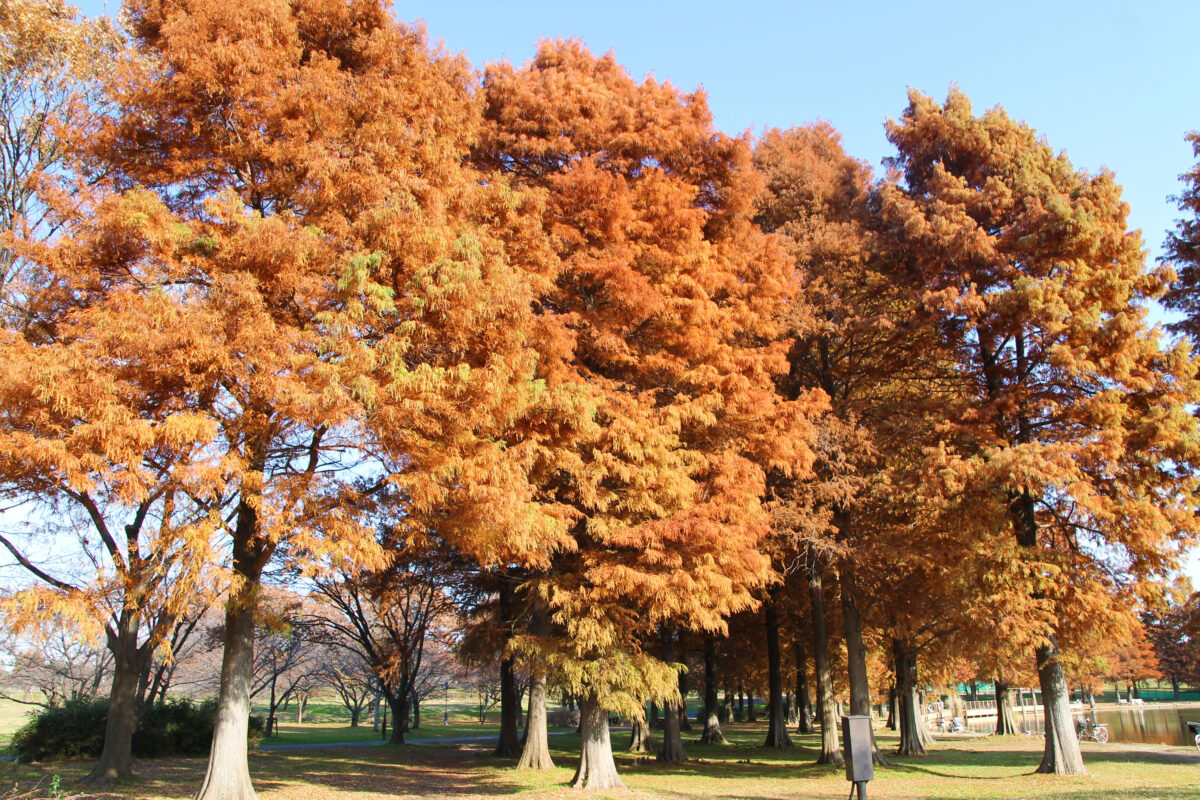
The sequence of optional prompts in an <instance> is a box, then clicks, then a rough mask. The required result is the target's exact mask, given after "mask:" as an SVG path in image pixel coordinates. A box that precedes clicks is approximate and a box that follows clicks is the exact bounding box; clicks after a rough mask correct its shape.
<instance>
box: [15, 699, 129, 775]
mask: <svg viewBox="0 0 1200 800" xmlns="http://www.w3.org/2000/svg"><path fill="white" fill-rule="evenodd" d="M107 719H108V702H107V701H88V700H68V701H67V702H65V703H63V704H62V705H61V706H50V707H49V708H46V709H44V710H42V711H41V712H39V713H38V715H37V716H35V717H34V718H33V719H31V720H29V722H27V723H25V724H24V725H23V726H21V729H20V730H18V731H17V732H16V733H14V734H13V737H12V743H11V744H10V745H9V746H10V747H11V749H12V751H13V752H14V753H15V754H16V756H17V760H18V761H45V760H46V759H50V758H95V757H96V756H98V755H100V751H101V750H102V749H104V726H105V723H106V722H107Z"/></svg>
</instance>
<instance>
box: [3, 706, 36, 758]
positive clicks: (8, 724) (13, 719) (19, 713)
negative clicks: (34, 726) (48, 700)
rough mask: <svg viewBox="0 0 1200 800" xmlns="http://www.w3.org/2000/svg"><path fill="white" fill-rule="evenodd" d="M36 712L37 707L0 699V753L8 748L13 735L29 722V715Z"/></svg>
mask: <svg viewBox="0 0 1200 800" xmlns="http://www.w3.org/2000/svg"><path fill="white" fill-rule="evenodd" d="M36 710H37V706H30V705H24V704H22V703H18V702H16V701H14V700H4V699H0V751H2V750H6V749H7V748H8V743H9V742H11V741H12V736H13V734H14V733H16V732H17V730H18V729H19V728H20V727H21V726H22V725H24V724H25V723H26V722H28V721H29V713H30V712H31V711H36Z"/></svg>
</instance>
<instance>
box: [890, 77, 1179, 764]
mask: <svg viewBox="0 0 1200 800" xmlns="http://www.w3.org/2000/svg"><path fill="white" fill-rule="evenodd" d="M888 136H889V139H890V140H891V142H892V143H893V144H894V145H895V146H896V148H897V150H898V155H897V156H896V158H895V159H894V160H893V165H894V166H895V167H896V168H897V169H898V170H899V171H901V172H902V175H903V185H902V186H897V187H895V188H888V189H886V190H885V193H884V202H883V213H884V215H885V218H886V220H887V221H888V224H889V225H890V226H891V228H892V230H893V231H895V233H896V235H897V237H898V241H900V242H901V244H902V246H903V247H905V248H907V252H908V253H909V254H910V255H911V258H912V262H911V263H912V264H913V265H914V269H916V270H918V273H919V275H920V276H921V280H922V281H923V283H924V284H925V285H926V286H927V287H928V289H927V291H926V293H925V295H924V297H923V306H924V308H925V309H926V310H927V312H928V313H929V314H931V315H932V316H933V318H934V319H935V320H936V321H937V325H938V330H939V331H940V333H941V335H942V337H943V341H944V343H945V346H946V348H947V349H948V350H950V351H952V352H953V353H954V356H955V361H956V368H957V371H958V374H959V375H960V378H961V386H962V390H963V393H964V394H965V395H966V396H968V397H969V405H968V407H967V409H966V410H965V413H964V414H963V415H961V416H960V417H957V418H954V419H951V420H950V424H949V425H948V426H947V428H948V430H951V431H953V435H954V436H955V437H958V438H959V439H960V442H959V443H958V445H956V446H955V447H954V448H952V449H947V450H945V451H943V452H942V453H941V454H939V455H938V456H937V459H938V460H939V463H940V467H939V469H940V470H941V471H942V473H943V474H955V475H957V477H958V479H959V480H960V482H961V483H962V484H964V485H975V486H980V487H983V489H984V490H985V492H987V493H989V494H990V496H991V498H992V499H991V504H993V508H995V509H998V510H999V511H1000V512H1002V520H1003V524H1004V525H1005V526H1006V527H1007V530H1008V531H1009V533H1010V535H1011V537H1012V538H1013V540H1015V542H1016V543H1017V545H1018V547H1017V548H1016V551H1015V553H1014V555H1015V556H1016V557H1018V558H1020V559H1022V560H1023V561H1025V562H1026V563H1027V564H1028V565H1029V569H1028V576H1027V579H1026V586H1027V590H1028V592H1029V593H1030V595H1031V597H1032V598H1033V599H1034V600H1035V601H1036V602H1038V603H1040V604H1042V605H1043V607H1045V608H1048V609H1049V610H1050V611H1051V612H1052V613H1053V615H1054V620H1053V622H1052V623H1051V624H1049V625H1048V626H1047V627H1045V628H1043V629H1042V631H1041V635H1040V639H1039V642H1038V645H1037V647H1036V657H1037V668H1038V675H1039V681H1040V683H1041V688H1042V693H1043V698H1044V701H1045V709H1046V719H1047V736H1046V748H1045V753H1044V756H1043V760H1042V764H1041V766H1040V768H1039V769H1040V770H1041V771H1043V772H1054V773H1060V774H1078V773H1082V772H1083V771H1084V767H1083V761H1082V758H1081V756H1080V752H1079V746H1078V742H1077V741H1076V736H1075V730H1074V725H1073V724H1072V719H1071V714H1070V706H1069V696H1068V690H1067V684H1066V680H1065V677H1064V674H1063V669H1062V664H1061V654H1060V649H1059V642H1058V639H1057V637H1056V634H1055V629H1056V625H1058V624H1061V623H1062V621H1063V619H1064V617H1065V616H1066V615H1067V613H1068V612H1067V607H1066V606H1065V605H1064V603H1065V602H1066V598H1065V596H1064V595H1065V594H1066V590H1067V589H1069V586H1070V581H1068V580H1066V579H1065V576H1066V575H1069V574H1071V571H1072V565H1071V563H1070V562H1071V561H1072V560H1073V559H1080V560H1087V559H1096V560H1099V559H1107V560H1109V565H1110V566H1111V567H1112V568H1113V569H1115V570H1116V571H1118V572H1119V574H1120V575H1121V576H1123V577H1122V578H1121V580H1122V581H1124V582H1126V583H1137V582H1138V581H1141V580H1144V579H1147V578H1150V577H1153V576H1155V575H1161V574H1162V573H1163V572H1164V571H1165V570H1167V569H1169V568H1170V567H1171V566H1172V563H1173V559H1174V557H1175V553H1176V552H1177V544H1178V543H1179V542H1180V541H1189V540H1190V538H1191V537H1192V535H1193V533H1194V528H1195V523H1194V520H1193V509H1194V500H1193V490H1194V481H1195V478H1194V476H1193V471H1192V465H1193V463H1194V460H1195V456H1196V450H1195V445H1196V436H1195V421H1194V419H1193V417H1192V415H1191V414H1190V413H1189V412H1188V410H1187V405H1188V404H1189V403H1191V402H1194V400H1195V381H1194V372H1195V370H1194V365H1193V364H1192V362H1191V360H1190V358H1189V356H1188V353H1187V349H1186V348H1185V347H1182V346H1176V347H1173V348H1167V349H1164V348H1163V346H1162V345H1161V343H1160V336H1159V334H1158V332H1157V331H1155V330H1154V329H1152V328H1150V327H1149V326H1148V324H1147V322H1146V314H1147V306H1148V303H1149V302H1150V301H1151V300H1152V299H1153V298H1155V297H1157V296H1159V295H1161V293H1162V292H1163V291H1164V290H1165V288H1166V285H1167V279H1168V277H1169V274H1168V271H1167V270H1165V269H1158V270H1151V269H1147V268H1146V265H1145V263H1144V262H1145V256H1144V252H1143V251H1142V249H1141V244H1140V239H1139V237H1138V235H1137V234H1136V233H1130V232H1129V231H1128V230H1127V228H1126V215H1127V213H1128V207H1127V206H1126V205H1125V204H1124V203H1123V202H1122V201H1121V199H1120V189H1119V187H1118V186H1117V185H1116V183H1115V182H1114V180H1113V176H1112V175H1111V174H1110V173H1107V172H1101V173H1099V174H1097V175H1090V174H1088V173H1085V172H1081V171H1079V170H1076V169H1075V168H1074V167H1073V166H1072V165H1071V164H1070V162H1069V161H1068V160H1067V158H1066V156H1065V155H1061V154H1055V153H1054V152H1053V151H1052V150H1051V149H1050V147H1049V146H1048V145H1047V144H1045V143H1044V142H1042V141H1040V140H1039V139H1038V138H1037V136H1036V134H1035V132H1034V131H1033V130H1032V129H1030V128H1029V127H1028V126H1026V125H1023V124H1020V123H1017V122H1015V121H1013V120H1012V119H1010V118H1009V117H1008V116H1007V115H1006V114H1005V113H1004V112H1003V110H1001V109H999V108H996V109H993V110H991V111H988V112H986V113H985V114H983V115H982V116H980V117H976V116H975V115H974V114H973V112H972V110H971V106H970V103H969V101H968V100H967V98H966V97H965V96H964V95H962V93H961V92H959V91H957V90H951V92H950V94H949V96H948V98H947V100H946V102H945V104H944V105H939V104H936V103H934V102H933V101H932V100H931V99H930V98H928V97H925V96H923V95H921V94H919V93H917V92H913V93H911V94H910V98H909V106H908V108H907V109H906V110H905V112H904V114H903V116H902V117H901V119H900V120H899V121H893V122H890V123H889V124H888ZM948 438H949V437H948ZM977 518H978V519H980V520H981V521H983V520H994V519H996V515H995V513H992V512H989V513H980V514H978V515H977ZM988 524H994V523H992V522H989V523H988ZM990 532H991V531H980V535H981V536H983V535H987V534H989V533H990ZM964 533H965V532H964Z"/></svg>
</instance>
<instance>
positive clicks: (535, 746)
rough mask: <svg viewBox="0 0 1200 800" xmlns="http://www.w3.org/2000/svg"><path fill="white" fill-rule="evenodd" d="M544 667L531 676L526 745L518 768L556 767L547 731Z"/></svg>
mask: <svg viewBox="0 0 1200 800" xmlns="http://www.w3.org/2000/svg"><path fill="white" fill-rule="evenodd" d="M543 669H544V668H538V669H536V670H535V671H534V673H533V674H532V675H530V677H529V718H528V719H527V720H526V723H525V746H524V748H523V749H522V750H521V760H520V761H518V762H517V769H553V768H554V762H553V761H552V760H551V759H550V740H549V738H548V734H547V732H546V673H545V672H544V671H543Z"/></svg>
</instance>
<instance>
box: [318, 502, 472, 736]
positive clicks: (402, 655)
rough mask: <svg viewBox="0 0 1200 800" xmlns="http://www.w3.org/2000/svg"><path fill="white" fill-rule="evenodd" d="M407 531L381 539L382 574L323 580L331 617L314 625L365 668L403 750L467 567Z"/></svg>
mask: <svg viewBox="0 0 1200 800" xmlns="http://www.w3.org/2000/svg"><path fill="white" fill-rule="evenodd" d="M405 530H406V529H405V526H403V525H399V526H389V527H387V528H385V529H384V530H383V531H382V532H381V534H380V535H381V537H382V539H381V542H380V544H381V546H382V548H383V549H384V551H385V552H387V553H388V554H389V556H388V563H387V565H386V566H384V567H383V568H376V569H359V570H355V571H342V572H340V573H339V574H337V575H334V576H330V577H327V578H320V579H318V580H317V583H316V585H317V591H316V594H317V596H318V597H319V598H320V599H321V600H322V601H323V602H324V603H325V604H326V605H327V606H328V607H329V609H330V610H331V611H332V612H333V613H331V614H324V615H321V617H320V618H319V619H318V620H316V621H315V624H317V625H320V626H322V627H324V628H326V629H327V630H330V631H332V632H333V633H334V634H336V637H335V638H334V639H333V640H332V643H333V645H334V646H337V647H341V648H343V649H345V650H347V651H349V652H351V653H353V654H355V655H356V656H358V657H359V658H361V659H362V660H363V662H365V663H366V664H367V665H368V666H369V668H370V670H371V672H372V673H373V674H374V676H375V678H376V683H377V686H378V687H379V690H380V691H381V692H382V694H383V696H384V698H385V699H386V700H387V703H388V706H389V707H390V708H391V712H392V720H393V723H392V735H391V742H392V743H393V744H403V743H404V734H405V733H406V732H407V730H408V720H409V717H410V715H411V712H412V705H413V701H414V698H415V697H416V696H417V694H418V691H419V687H420V685H421V680H422V678H423V677H424V670H425V650H426V645H427V643H428V641H429V639H430V638H431V637H434V636H436V635H437V634H438V633H439V631H438V628H439V626H440V625H443V624H445V622H446V618H451V617H452V616H453V614H454V605H453V600H452V598H451V597H450V595H449V594H448V592H447V586H449V585H452V584H453V583H455V582H457V581H456V579H455V574H456V573H455V568H456V567H458V566H459V565H461V563H462V561H461V559H460V558H457V557H456V556H455V554H454V553H452V552H451V551H450V550H449V548H445V547H443V548H442V549H437V548H433V549H430V550H428V551H426V550H423V549H421V546H420V545H414V544H413V543H411V542H410V541H409V540H406V539H405V538H404V532H405Z"/></svg>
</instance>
